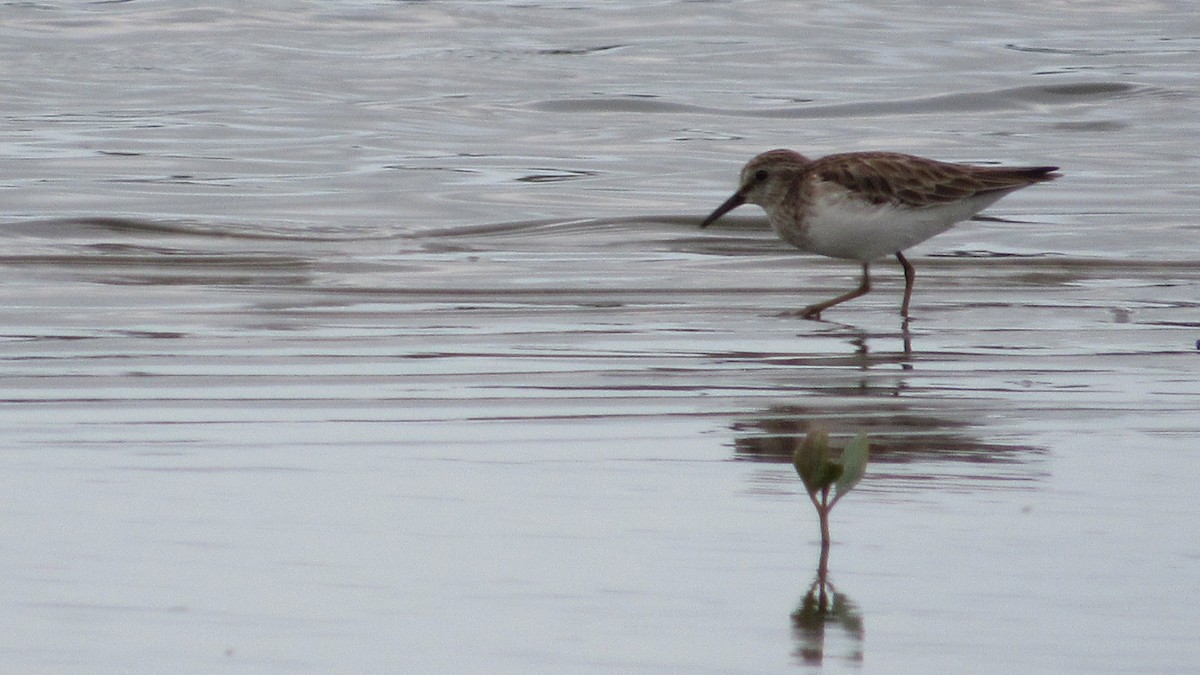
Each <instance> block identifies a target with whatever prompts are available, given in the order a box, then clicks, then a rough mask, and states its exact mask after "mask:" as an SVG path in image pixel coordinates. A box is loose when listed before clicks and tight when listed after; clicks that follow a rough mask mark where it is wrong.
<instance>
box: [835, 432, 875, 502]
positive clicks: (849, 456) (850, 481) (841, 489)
mask: <svg viewBox="0 0 1200 675" xmlns="http://www.w3.org/2000/svg"><path fill="white" fill-rule="evenodd" d="M870 454H871V444H870V443H869V442H868V441H867V435H866V434H865V433H862V432H860V433H859V434H858V435H857V436H855V437H854V440H852V441H850V443H849V445H847V446H846V449H845V450H842V472H841V476H839V477H838V478H837V483H835V484H834V486H833V499H834V501H837V500H838V498H840V497H841V496H842V495H844V494H846V493H847V492H849V491H851V490H853V489H854V486H855V485H858V481H860V480H862V477H863V475H864V474H866V473H867V461H868V459H869V456H870Z"/></svg>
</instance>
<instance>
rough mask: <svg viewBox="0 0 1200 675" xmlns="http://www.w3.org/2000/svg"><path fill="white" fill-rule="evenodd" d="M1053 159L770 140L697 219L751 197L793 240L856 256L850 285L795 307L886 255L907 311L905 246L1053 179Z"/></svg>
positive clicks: (816, 312) (808, 314)
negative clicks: (997, 159) (967, 160)
mask: <svg viewBox="0 0 1200 675" xmlns="http://www.w3.org/2000/svg"><path fill="white" fill-rule="evenodd" d="M1057 170H1058V167H1056V166H1029V167H985V166H971V165H967V164H951V163H948V162H939V161H936V160H932V159H926V158H924V157H916V156H914V155H905V154H901V153H897V152H848V153H843V154H838V155H828V156H825V157H821V158H819V159H808V158H806V157H804V156H803V155H801V154H799V153H797V152H794V151H792V150H769V151H767V152H764V153H762V154H761V155H758V156H757V157H755V158H754V159H752V160H750V161H749V162H747V163H746V166H745V167H744V168H742V175H741V181H740V183H739V184H740V186H741V187H739V188H738V190H737V192H735V193H734V194H733V196H732V197H730V198H729V199H728V200H726V201H725V203H724V204H721V205H720V206H718V207H717V210H715V211H713V212H712V213H711V214H710V215H709V216H708V217H707V218H705V219H704V222H703V223H701V224H700V227H708V226H709V225H711V224H712V223H713V222H715V221H716V220H717V219H718V218H720V217H721V216H723V215H725V214H726V213H728V212H729V211H731V210H733V209H735V208H737V207H739V206H741V205H742V204H746V203H750V204H757V205H759V206H761V207H762V208H763V210H765V211H766V212H767V217H768V219H769V220H770V222H771V227H772V228H773V229H774V230H775V233H776V234H778V235H779V237H780V238H782V239H783V240H784V241H786V242H788V243H789V244H791V245H792V246H795V247H796V248H798V249H800V250H802V251H809V252H812V253H819V254H821V255H825V256H829V257H832V258H845V259H848V260H857V261H859V262H861V263H862V283H860V284H859V286H858V288H856V289H854V290H852V291H850V292H849V293H845V294H843V295H839V296H837V297H836V298H833V299H831V300H826V301H825V302H818V303H816V304H814V305H809V306H808V307H805V308H804V309H802V310H800V311H799V315H800V316H802V317H804V318H806V319H819V318H821V312H823V311H824V310H826V309H829V308H830V307H833V306H834V305H837V304H839V303H843V302H845V301H847V300H852V299H854V298H857V297H859V296H861V295H865V294H866V293H867V292H868V291H870V290H871V279H870V266H871V263H872V262H873V261H875V260H877V259H879V258H882V257H883V256H886V255H895V256H896V260H899V261H900V265H901V267H903V268H904V302H903V304H901V305H900V315H901V316H903V317H905V318H907V317H908V303H909V300H910V299H911V298H912V290H913V281H914V279H915V276H916V271H915V270H914V269H913V266H912V264H911V263H909V262H908V260H907V259H906V258H905V257H904V251H905V249H908V248H910V247H912V246H915V245H917V244H919V243H921V242H923V241H925V240H926V239H928V238H930V237H932V236H933V235H935V234H940V233H942V232H945V231H946V230H948V229H950V227H951V226H952V225H954V224H955V223H957V222H960V221H963V220H966V219H967V218H970V217H971V216H973V215H975V214H976V213H979V212H980V211H982V210H983V209H985V208H987V207H988V206H991V205H992V204H993V203H994V202H995V201H996V200H998V199H1000V198H1001V197H1003V196H1004V195H1006V194H1008V193H1010V192H1013V191H1014V190H1019V189H1021V188H1023V187H1026V186H1029V185H1033V184H1034V183H1040V182H1042V181H1047V180H1053V179H1055V178H1057V177H1058V176H1059V174H1057V173H1054V172H1055V171H1057Z"/></svg>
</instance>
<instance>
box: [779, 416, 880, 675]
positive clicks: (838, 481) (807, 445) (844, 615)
mask: <svg viewBox="0 0 1200 675" xmlns="http://www.w3.org/2000/svg"><path fill="white" fill-rule="evenodd" d="M870 452H871V447H870V444H869V443H868V442H867V435H866V434H861V433H860V434H859V435H857V436H855V437H854V440H852V441H850V443H849V444H848V445H847V446H846V447H845V449H843V450H842V454H841V457H840V458H839V460H838V461H834V460H832V459H830V457H829V454H830V453H829V434H828V433H826V432H824V431H810V432H808V434H807V435H806V436H805V437H804V440H803V441H798V442H797V443H796V449H795V451H794V452H793V453H792V464H794V465H795V467H796V473H798V474H800V480H802V481H804V489H805V490H807V491H808V498H809V499H810V500H812V503H813V506H814V507H816V509H817V516H818V517H820V519H821V557H820V560H819V561H818V563H817V578H816V579H815V580H813V583H812V586H810V587H809V589H808V593H807V594H805V596H804V599H803V600H801V602H800V605H799V606H798V607H797V608H796V610H795V611H794V612H792V629H793V631H794V632H795V635H796V639H797V642H798V649H797V654H798V656H800V657H801V659H802V660H803V662H805V663H809V664H812V663H816V664H820V663H821V659H822V658H823V656H824V652H825V628H826V626H827V625H830V624H836V625H839V626H841V627H842V628H843V629H844V630H845V631H846V633H847V634H848V635H849V636H850V637H851V638H852V640H853V644H854V645H855V646H854V648H853V649H852V651H851V654H850V658H851V660H853V661H862V640H863V625H862V614H861V613H860V612H859V611H858V609H857V608H856V607H855V606H854V603H852V602H850V600H849V598H847V597H846V596H845V595H843V594H840V593H838V592H837V591H836V590H835V589H834V588H833V584H831V583H829V580H828V577H829V542H830V538H829V512H830V511H832V510H833V505H834V504H837V503H838V500H839V499H841V498H842V497H845V496H846V493H847V492H850V491H851V490H853V489H854V486H855V485H858V481H860V480H862V477H863V474H865V473H866V471H867V459H868V456H869V455H870ZM831 493H832V494H831ZM830 591H833V598H832V602H831V601H830V596H829V592H830Z"/></svg>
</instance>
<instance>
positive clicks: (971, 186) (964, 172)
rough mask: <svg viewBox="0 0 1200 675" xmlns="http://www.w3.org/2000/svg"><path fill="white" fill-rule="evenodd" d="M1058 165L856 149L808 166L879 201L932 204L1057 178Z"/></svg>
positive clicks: (824, 177)
mask: <svg viewBox="0 0 1200 675" xmlns="http://www.w3.org/2000/svg"><path fill="white" fill-rule="evenodd" d="M1057 168H1058V167H1054V166H1035V167H1016V168H1000V167H984V166H969V165H966V164H950V163H948V162H938V161H935V160H932V159H925V158H924V157H916V156H913V155H905V154H901V153H895V152H851V153H846V154H841V155H828V156H826V157H822V158H820V159H817V160H815V161H813V162H812V163H811V164H810V165H809V166H808V171H809V172H810V173H812V174H816V175H817V176H818V177H820V178H821V179H823V180H826V181H830V182H833V183H837V184H838V185H841V186H843V187H845V188H847V189H849V190H853V191H855V192H857V193H859V194H861V195H863V197H865V198H866V199H868V200H870V201H871V202H873V203H876V204H884V203H889V202H898V203H901V204H908V205H910V206H931V205H933V204H943V203H946V202H953V201H958V200H960V199H966V198H968V197H972V196H974V195H978V194H984V193H987V192H1008V191H1011V190H1016V189H1018V188H1023V187H1025V186H1027V185H1032V184H1034V183H1040V182H1042V181H1046V180H1053V179H1054V178H1057V177H1058V174H1056V173H1052V172H1053V171H1055V170H1056V169H1057Z"/></svg>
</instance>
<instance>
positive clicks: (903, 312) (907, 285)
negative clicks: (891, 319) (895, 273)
mask: <svg viewBox="0 0 1200 675" xmlns="http://www.w3.org/2000/svg"><path fill="white" fill-rule="evenodd" d="M896 260H899V261H900V266H901V267H903V268H904V304H902V305H900V316H902V317H904V318H906V319H907V318H908V301H909V300H911V299H912V289H913V283H914V282H915V281H916V280H917V271H916V270H915V269H913V266H912V263H910V262H908V259H907V258H905V257H904V254H903V253H897V254H896Z"/></svg>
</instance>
